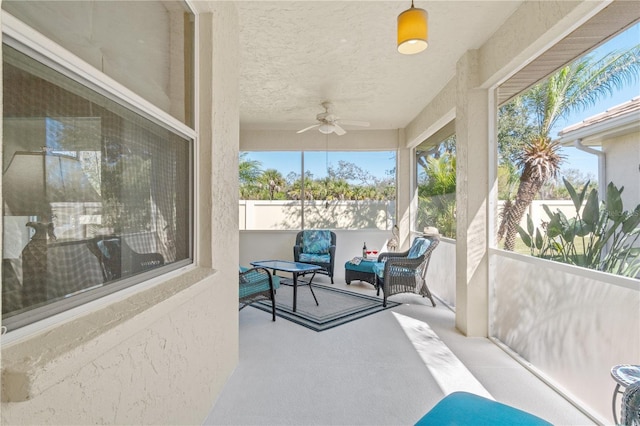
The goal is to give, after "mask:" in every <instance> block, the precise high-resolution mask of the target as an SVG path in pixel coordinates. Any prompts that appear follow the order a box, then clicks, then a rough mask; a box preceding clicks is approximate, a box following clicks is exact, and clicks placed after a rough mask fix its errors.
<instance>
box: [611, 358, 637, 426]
mask: <svg viewBox="0 0 640 426" xmlns="http://www.w3.org/2000/svg"><path fill="white" fill-rule="evenodd" d="M611 377H613V380H615V381H616V388H615V389H614V390H613V399H612V401H611V409H612V410H613V421H614V423H615V424H618V414H617V411H616V399H617V398H618V394H619V393H624V389H623V390H622V391H621V390H620V387H623V388H626V387H628V386H629V385H631V384H632V383H635V382H637V381H640V365H631V364H620V365H615V366H613V367H612V368H611Z"/></svg>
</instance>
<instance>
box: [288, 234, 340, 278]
mask: <svg viewBox="0 0 640 426" xmlns="http://www.w3.org/2000/svg"><path fill="white" fill-rule="evenodd" d="M335 257H336V234H335V233H334V232H331V231H327V230H322V229H314V230H307V231H300V232H298V234H297V235H296V245H295V246H293V260H294V261H296V262H302V263H310V264H312V265H317V266H319V267H321V268H322V269H321V270H319V271H317V273H320V274H325V275H328V276H329V278H331V284H333V270H334V269H333V266H334V263H335Z"/></svg>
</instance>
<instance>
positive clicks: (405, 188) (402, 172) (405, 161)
mask: <svg viewBox="0 0 640 426" xmlns="http://www.w3.org/2000/svg"><path fill="white" fill-rule="evenodd" d="M404 135H405V133H404V130H403V129H399V130H398V149H397V153H396V186H397V188H398V190H397V194H396V224H397V225H398V228H400V238H399V241H398V250H400V249H401V248H402V247H408V245H409V243H408V240H409V238H410V236H411V234H410V233H411V229H412V224H413V223H414V221H415V215H416V209H415V206H414V204H415V203H414V201H413V200H414V193H415V192H416V191H415V185H414V183H413V182H414V179H413V173H414V172H413V170H414V167H413V162H412V158H411V151H412V150H411V149H409V148H407V146H406V145H407V144H406V141H405V137H404ZM389 236H391V233H389Z"/></svg>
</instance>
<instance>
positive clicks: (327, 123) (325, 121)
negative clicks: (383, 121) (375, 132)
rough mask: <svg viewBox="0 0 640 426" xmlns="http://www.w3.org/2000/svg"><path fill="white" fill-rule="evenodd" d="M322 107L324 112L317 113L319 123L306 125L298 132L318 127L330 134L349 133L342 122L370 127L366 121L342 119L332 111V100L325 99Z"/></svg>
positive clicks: (323, 132) (324, 132)
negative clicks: (341, 125) (342, 125)
mask: <svg viewBox="0 0 640 426" xmlns="http://www.w3.org/2000/svg"><path fill="white" fill-rule="evenodd" d="M322 107H323V108H324V112H321V113H320V114H318V115H316V120H317V121H318V124H314V125H312V126H309V127H305V128H304V129H302V130H298V131H297V132H296V133H303V132H306V131H307V130H310V129H315V128H316V127H317V128H318V131H319V132H320V133H322V134H324V135H328V134H330V133H335V134H336V135H338V136H342V135H344V134H345V133H347V131H346V130H344V129H343V128H342V127H340V124H346V125H349V126H360V127H369V123H367V122H366V121H353V120H341V119H340V118H339V117H338V116H336V115H334V114H333V113H332V112H331V108H332V105H331V102H328V101H325V102H323V103H322Z"/></svg>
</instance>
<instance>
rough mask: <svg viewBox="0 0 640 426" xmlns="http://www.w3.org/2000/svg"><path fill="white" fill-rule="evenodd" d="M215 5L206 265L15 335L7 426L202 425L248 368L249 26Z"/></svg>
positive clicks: (202, 221) (204, 153) (203, 23)
mask: <svg viewBox="0 0 640 426" xmlns="http://www.w3.org/2000/svg"><path fill="white" fill-rule="evenodd" d="M210 6H211V9H210V10H209V12H210V13H204V14H203V15H201V18H200V22H199V32H198V35H197V36H198V37H199V40H200V49H199V55H200V58H201V62H200V67H199V75H200V77H201V78H200V84H199V87H198V90H197V92H198V95H199V103H198V109H199V111H200V116H199V119H198V122H199V123H200V124H199V125H198V127H197V130H198V133H199V141H198V147H197V152H196V162H197V165H196V170H197V176H196V177H197V182H198V186H197V188H196V199H197V202H196V210H197V218H196V232H195V245H196V259H197V262H196V263H197V266H192V267H187V268H183V269H181V270H179V271H176V272H173V273H170V274H167V275H165V276H162V277H159V278H157V279H154V280H151V281H148V282H146V283H144V284H142V285H139V286H136V287H133V288H131V289H129V290H125V291H122V292H119V293H116V294H114V295H112V296H108V297H106V298H104V299H101V300H99V301H96V302H92V303H91V304H89V305H86V306H84V307H81V308H79V309H76V310H74V311H70V312H68V313H66V314H61V315H60V316H58V317H55V318H52V319H50V320H47V321H45V322H44V323H40V324H34V325H33V326H28V327H25V328H23V329H19V330H17V331H16V332H11V333H9V335H5V336H4V337H3V342H2V405H1V422H2V424H106V423H118V424H199V423H201V422H202V421H203V419H204V418H205V417H206V415H207V414H208V412H209V410H210V409H211V406H212V405H213V403H214V402H215V399H216V397H217V396H218V394H219V393H220V391H221V389H222V387H223V385H224V383H225V381H226V380H227V378H228V377H229V375H230V374H231V372H232V371H233V369H234V368H235V366H236V365H237V362H238V350H239V349H238V311H237V297H238V293H237V291H238V289H237V278H236V277H237V273H236V265H237V264H238V252H237V247H238V231H237V229H238V221H237V220H238V219H237V218H238V210H237V209H238V198H237V179H238V175H237V157H238V116H239V114H238V94H237V87H238V49H237V45H238V18H237V13H236V10H235V6H234V5H233V4H232V3H230V2H221V3H216V4H215V5H213V4H211V5H210ZM120 7H126V6H125V5H121V6H120ZM221 182H222V183H226V184H223V185H220V183H221ZM18 331H19V332H20V333H18V334H16V333H17V332H18Z"/></svg>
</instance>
